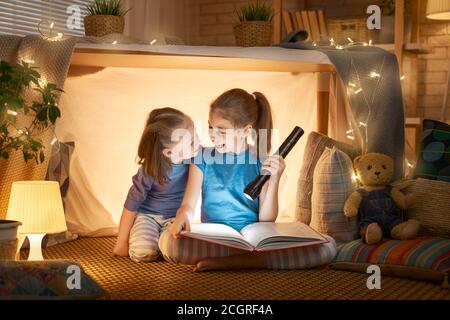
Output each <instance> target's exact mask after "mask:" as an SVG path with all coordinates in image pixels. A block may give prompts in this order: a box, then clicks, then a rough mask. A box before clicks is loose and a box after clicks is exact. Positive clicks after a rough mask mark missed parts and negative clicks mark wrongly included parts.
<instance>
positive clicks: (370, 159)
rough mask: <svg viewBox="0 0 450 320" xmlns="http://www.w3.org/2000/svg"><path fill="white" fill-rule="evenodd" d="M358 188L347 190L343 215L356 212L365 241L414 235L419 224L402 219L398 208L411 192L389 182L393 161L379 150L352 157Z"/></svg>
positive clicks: (406, 202)
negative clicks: (406, 192) (348, 192)
mask: <svg viewBox="0 0 450 320" xmlns="http://www.w3.org/2000/svg"><path fill="white" fill-rule="evenodd" d="M354 167H355V170H356V174H357V177H358V179H359V181H360V183H361V188H360V189H358V190H356V191H355V192H353V193H352V194H350V196H349V197H348V199H347V201H345V204H344V214H345V216H346V217H349V218H350V217H354V216H356V215H358V213H359V226H360V234H361V237H363V240H364V241H365V242H366V243H367V244H374V243H377V242H379V241H380V240H381V239H382V238H383V236H386V237H391V238H394V239H400V240H405V239H411V238H414V237H415V236H416V235H417V233H418V231H419V227H420V224H419V222H418V221H417V220H414V219H410V220H408V221H405V222H402V220H401V215H400V212H399V210H398V208H400V209H402V210H405V209H407V207H408V206H409V205H410V204H411V202H412V200H413V198H412V196H406V195H405V194H403V193H402V192H401V191H400V190H399V189H397V188H395V187H392V186H390V185H389V184H390V182H391V179H392V174H393V172H394V161H393V160H392V158H391V157H389V156H387V155H385V154H381V153H367V154H365V155H362V156H359V157H357V158H355V160H354Z"/></svg>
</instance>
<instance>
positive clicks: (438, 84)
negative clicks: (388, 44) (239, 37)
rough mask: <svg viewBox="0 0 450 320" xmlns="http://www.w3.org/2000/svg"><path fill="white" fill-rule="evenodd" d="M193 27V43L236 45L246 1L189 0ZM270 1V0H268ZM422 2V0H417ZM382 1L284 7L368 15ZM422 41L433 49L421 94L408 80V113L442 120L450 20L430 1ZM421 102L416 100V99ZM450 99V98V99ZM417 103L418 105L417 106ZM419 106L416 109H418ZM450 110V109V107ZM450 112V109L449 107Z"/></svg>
mask: <svg viewBox="0 0 450 320" xmlns="http://www.w3.org/2000/svg"><path fill="white" fill-rule="evenodd" d="M186 1H188V7H189V9H188V11H189V12H188V14H189V21H190V23H189V26H188V30H187V33H188V36H187V39H188V40H187V41H188V42H189V43H190V44H193V45H219V46H232V45H234V44H235V42H234V35H233V21H234V20H233V19H234V12H235V10H236V9H238V8H239V7H240V6H241V5H242V4H244V3H248V2H251V1H245V0H186ZM268 1H270V0H268ZM412 1H416V0H412ZM417 1H418V0H417ZM377 3H380V1H379V0H303V1H302V0H284V1H283V4H284V9H287V10H296V9H298V8H302V7H306V8H308V9H318V8H324V9H325V12H326V14H327V17H353V16H363V15H365V9H366V8H367V6H368V5H370V4H377ZM420 4H421V5H420V21H419V28H420V41H421V43H423V44H424V45H425V46H428V48H429V50H430V52H429V53H427V54H421V55H419V56H418V65H417V67H418V69H417V71H418V74H417V77H418V90H417V91H418V94H417V99H413V98H412V97H411V94H410V92H411V91H410V84H409V83H408V81H409V80H410V79H406V80H405V81H404V93H405V106H406V109H407V110H408V111H407V114H408V116H419V117H427V118H433V119H439V117H440V112H441V105H442V100H443V94H444V90H445V83H446V71H447V69H448V60H449V59H450V23H449V22H439V21H433V20H428V19H426V18H425V8H426V0H421V1H420ZM404 60H405V63H404V74H405V75H406V76H407V77H408V76H409V75H410V74H411V69H410V62H411V61H410V59H409V57H408V55H406V56H405V59H404ZM415 100H416V101H417V102H414V101H415ZM449 100H450V99H449ZM414 105H416V108H414ZM415 109H416V110H415ZM447 109H448V108H447ZM447 111H448V110H447ZM448 113H449V117H450V111H448Z"/></svg>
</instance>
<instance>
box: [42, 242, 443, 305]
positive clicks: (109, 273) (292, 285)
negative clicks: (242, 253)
mask: <svg viewBox="0 0 450 320" xmlns="http://www.w3.org/2000/svg"><path fill="white" fill-rule="evenodd" d="M114 241H115V238H112V237H106V238H82V239H79V240H76V241H72V242H68V243H65V244H60V245H56V246H53V247H49V248H46V249H45V250H44V257H45V258H47V259H70V260H74V261H76V262H78V263H80V264H81V265H82V266H83V268H84V270H85V271H86V272H87V273H88V274H89V275H90V276H92V277H93V278H94V279H95V280H96V281H97V282H98V283H99V284H100V285H101V286H102V287H103V288H104V289H106V290H107V291H108V292H109V294H110V297H111V298H112V299H170V300H177V299H180V300H184V299H186V300H189V299H199V300H203V299H227V300H228V299H233V300H245V299H252V300H253V299H254V300H269V299H270V300H278V299H283V300H297V299H307V300H309V299H407V300H409V299H446V300H450V290H449V289H442V288H441V287H440V286H439V285H438V284H432V283H427V282H422V281H412V280H406V279H400V278H392V277H382V280H381V289H380V290H369V289H367V286H366V280H367V276H368V275H366V274H361V273H354V272H347V271H338V270H330V269H313V270H292V271H272V270H242V271H224V272H205V273H195V272H193V271H192V267H190V266H182V265H173V264H169V263H167V262H165V261H158V262H152V263H135V262H133V261H131V260H130V259H128V258H118V257H113V256H112V255H111V251H112V248H113V246H114Z"/></svg>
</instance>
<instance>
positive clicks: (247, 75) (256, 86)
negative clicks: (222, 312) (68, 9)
mask: <svg viewBox="0 0 450 320" xmlns="http://www.w3.org/2000/svg"><path fill="white" fill-rule="evenodd" d="M339 86H340V84H339V81H338V79H337V78H336V72H335V71H334V67H333V65H332V64H331V63H330V61H329V59H328V57H327V56H326V55H325V54H323V53H321V52H318V51H314V50H309V51H308V50H301V51H299V50H289V49H283V48H279V47H268V48H236V47H208V46H204V47H202V46H199V47H197V46H195V47H194V46H175V45H142V44H111V43H108V44H105V43H102V44H95V43H78V44H77V47H76V49H75V52H74V54H73V56H72V62H71V67H70V70H69V74H68V78H67V79H66V83H65V94H64V95H63V96H62V99H61V103H60V104H61V108H62V118H61V120H60V122H59V124H58V126H57V129H56V136H57V138H58V140H60V141H63V142H64V141H75V151H74V153H73V156H72V160H71V165H70V170H71V172H70V177H71V178H70V188H69V192H68V194H67V196H66V199H65V205H66V207H65V208H66V217H67V222H68V226H69V229H70V230H71V231H72V232H74V233H78V234H80V235H84V236H108V235H114V234H115V232H116V228H117V223H118V220H119V218H120V213H121V210H122V206H123V201H124V199H125V196H126V193H127V191H128V188H129V186H130V183H131V176H132V175H133V174H134V173H135V171H136V169H137V166H136V164H135V161H134V160H135V155H136V150H137V144H138V140H139V137H140V133H141V130H142V128H143V125H144V122H145V119H146V116H147V114H148V112H150V111H151V110H152V109H153V108H155V107H160V106H172V107H176V108H179V109H181V110H182V111H184V112H186V113H187V114H188V115H190V116H191V117H192V118H193V120H194V121H195V122H196V126H197V130H198V132H199V133H200V135H201V139H202V142H203V144H204V145H208V144H209V138H208V137H207V130H206V129H207V114H208V107H209V103H210V102H211V101H212V100H213V99H214V97H216V96H218V95H219V94H220V93H222V92H223V91H225V90H227V89H230V88H233V87H242V88H244V89H246V90H248V91H261V92H263V93H265V94H266V95H267V96H268V98H269V101H270V102H271V104H272V107H273V110H274V118H275V125H274V126H275V128H277V129H279V137H278V140H276V141H275V143H274V144H275V147H277V146H278V143H280V140H282V139H283V137H285V136H287V134H288V133H289V132H290V131H291V129H292V128H293V126H295V125H300V126H301V127H302V128H304V129H305V131H306V132H307V133H308V132H310V131H313V130H315V131H319V132H322V133H324V134H327V133H328V134H330V135H334V136H335V137H338V136H339V135H340V137H341V138H342V137H344V139H345V130H346V129H347V128H348V127H347V122H346V119H345V115H346V112H345V108H346V103H345V101H344V103H337V101H338V100H339V99H341V100H342V98H343V96H344V95H343V94H342V90H341V89H340V87H339ZM330 88H331V90H330ZM99 119H101V121H99ZM305 142H306V138H304V139H302V140H301V141H300V143H299V145H298V146H297V147H296V148H295V149H294V150H293V152H292V153H291V154H290V155H289V157H288V159H287V170H286V171H285V174H284V176H283V180H282V181H281V186H282V187H281V189H280V197H281V200H280V203H281V213H280V216H279V221H282V220H285V221H289V220H292V219H293V213H294V208H295V192H292V191H293V190H296V181H297V176H298V171H299V169H300V167H301V163H302V151H303V148H304V146H305ZM348 142H351V141H348ZM199 205H200V204H199ZM196 219H197V220H198V214H197V216H196Z"/></svg>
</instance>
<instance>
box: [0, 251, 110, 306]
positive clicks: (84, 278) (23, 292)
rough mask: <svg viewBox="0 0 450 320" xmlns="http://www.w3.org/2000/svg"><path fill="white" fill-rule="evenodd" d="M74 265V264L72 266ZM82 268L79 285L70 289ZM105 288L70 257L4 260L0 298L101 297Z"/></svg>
mask: <svg viewBox="0 0 450 320" xmlns="http://www.w3.org/2000/svg"><path fill="white" fill-rule="evenodd" d="M72 266H74V267H72ZM68 268H75V269H77V268H79V270H80V286H79V289H77V288H72V289H69V287H68V282H69V283H70V284H73V283H74V282H73V281H72V279H73V278H69V277H73V276H75V275H76V272H74V271H73V270H71V269H68ZM105 296H106V292H105V290H104V289H103V288H102V287H101V286H100V285H99V284H97V282H95V281H94V280H93V279H92V278H91V277H90V276H88V275H87V274H86V273H85V272H84V271H83V269H82V268H81V266H80V265H79V264H77V263H76V262H73V261H70V260H44V261H14V260H4V261H0V300H4V299H56V300H72V299H97V298H101V297H105Z"/></svg>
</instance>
